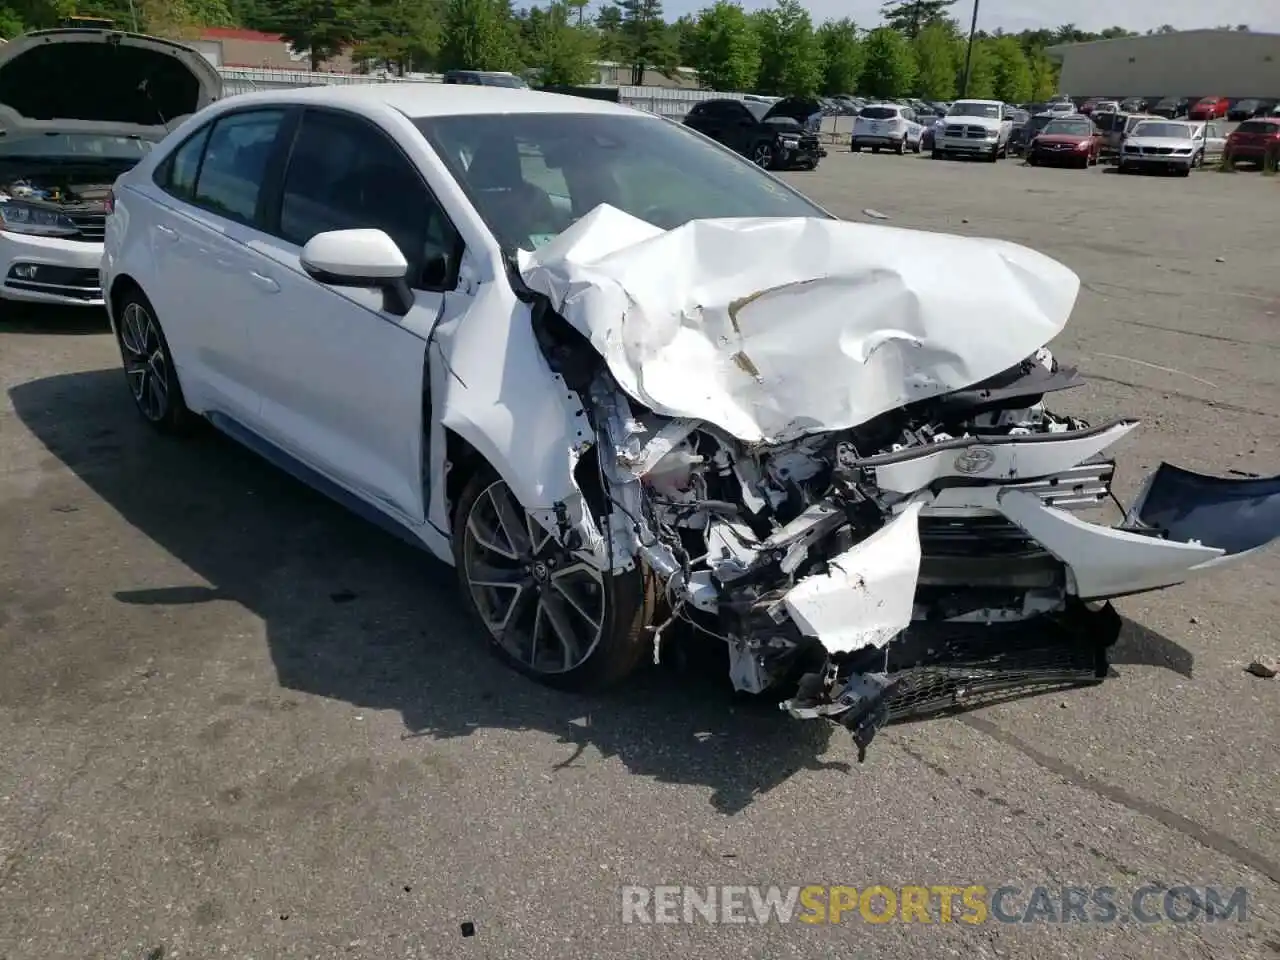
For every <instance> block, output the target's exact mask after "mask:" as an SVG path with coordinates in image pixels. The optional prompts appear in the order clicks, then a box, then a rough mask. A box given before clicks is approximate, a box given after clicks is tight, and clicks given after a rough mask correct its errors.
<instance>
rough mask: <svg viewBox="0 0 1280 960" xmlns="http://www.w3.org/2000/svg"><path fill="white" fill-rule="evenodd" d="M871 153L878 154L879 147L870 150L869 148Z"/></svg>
mask: <svg viewBox="0 0 1280 960" xmlns="http://www.w3.org/2000/svg"><path fill="white" fill-rule="evenodd" d="M871 152H872V153H879V152H880V148H879V147H872V148H871Z"/></svg>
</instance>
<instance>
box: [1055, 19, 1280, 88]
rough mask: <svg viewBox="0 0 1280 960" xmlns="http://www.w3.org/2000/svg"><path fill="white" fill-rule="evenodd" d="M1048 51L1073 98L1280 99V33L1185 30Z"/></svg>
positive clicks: (1066, 45) (1058, 47)
mask: <svg viewBox="0 0 1280 960" xmlns="http://www.w3.org/2000/svg"><path fill="white" fill-rule="evenodd" d="M1045 52H1046V53H1047V54H1048V55H1049V57H1050V58H1051V59H1054V60H1057V61H1058V62H1059V63H1061V64H1062V74H1061V78H1060V80H1059V82H1058V89H1059V90H1062V91H1063V92H1065V93H1069V94H1071V95H1072V96H1144V97H1146V96H1162V97H1207V96H1217V97H1274V98H1280V33H1248V32H1244V31H1236V30H1185V31H1182V32H1179V33H1158V34H1152V35H1150V36H1145V37H1123V38H1121V39H1118V40H1097V41H1094V42H1092V43H1069V44H1063V45H1061V46H1056V47H1050V48H1048V50H1046V51H1045Z"/></svg>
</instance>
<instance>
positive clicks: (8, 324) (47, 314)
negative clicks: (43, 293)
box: [0, 300, 111, 336]
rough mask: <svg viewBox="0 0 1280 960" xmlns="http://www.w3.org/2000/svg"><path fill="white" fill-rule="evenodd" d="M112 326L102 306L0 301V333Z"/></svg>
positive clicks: (78, 331) (76, 331)
mask: <svg viewBox="0 0 1280 960" xmlns="http://www.w3.org/2000/svg"><path fill="white" fill-rule="evenodd" d="M110 328H111V325H110V323H109V322H108V321H107V313H106V311H105V310H103V309H101V308H99V307H61V306H49V305H47V304H41V303H22V302H20V301H17V300H9V301H5V302H4V303H0V334H37V335H40V336H47V335H49V334H77V335H79V334H86V333H105V332H106V331H107V330H109V329H110Z"/></svg>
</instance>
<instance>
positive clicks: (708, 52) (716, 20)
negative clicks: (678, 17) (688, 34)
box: [686, 0, 760, 91]
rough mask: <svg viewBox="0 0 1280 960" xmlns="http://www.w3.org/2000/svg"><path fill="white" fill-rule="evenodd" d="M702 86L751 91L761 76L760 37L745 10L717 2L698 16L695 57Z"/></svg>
mask: <svg viewBox="0 0 1280 960" xmlns="http://www.w3.org/2000/svg"><path fill="white" fill-rule="evenodd" d="M686 65H687V66H691V67H693V68H694V69H695V70H697V71H698V83H700V84H701V85H702V86H703V87H706V88H707V89H708V90H726V91H727V90H751V89H752V88H754V87H755V85H756V77H757V76H758V75H759V73H760V38H759V37H757V36H756V31H755V28H754V27H753V26H752V23H751V20H750V19H748V17H747V15H746V14H745V13H744V12H743V10H742V8H741V7H740V6H738V5H737V4H736V3H732V2H730V0H717V2H716V4H715V5H714V6H711V7H707V8H706V9H705V10H703V11H702V12H701V13H699V14H698V20H697V28H696V30H695V32H694V39H693V58H692V59H691V60H689V61H687V64H686Z"/></svg>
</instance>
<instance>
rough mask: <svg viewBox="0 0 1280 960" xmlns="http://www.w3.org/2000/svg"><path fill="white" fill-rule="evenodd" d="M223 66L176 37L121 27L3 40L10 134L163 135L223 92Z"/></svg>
mask: <svg viewBox="0 0 1280 960" xmlns="http://www.w3.org/2000/svg"><path fill="white" fill-rule="evenodd" d="M221 89H222V80H221V78H220V77H219V76H218V71H217V70H216V69H215V68H214V66H213V64H211V63H210V62H209V61H208V60H206V59H205V58H204V57H203V56H202V55H201V54H199V53H198V52H196V51H195V50H192V49H191V48H190V47H185V46H183V45H182V44H180V43H174V42H172V41H170V40H161V39H160V38H158V37H144V36H140V35H138V34H133V33H120V32H118V31H115V30H90V29H71V30H39V31H36V32H34V33H28V34H24V35H23V36H20V37H18V38H16V39H14V40H12V41H10V42H9V43H6V44H0V128H2V129H3V130H4V131H5V133H7V134H13V133H106V134H112V135H115V136H140V137H148V138H152V139H155V138H159V137H163V136H164V135H165V134H166V133H167V132H168V131H169V130H171V129H173V127H175V126H176V125H177V124H178V123H180V122H181V121H182V120H183V119H185V118H186V117H188V116H190V115H191V114H193V113H195V112H196V111H197V110H199V109H200V108H201V107H204V106H205V105H207V104H208V103H210V102H212V101H213V100H215V99H217V97H218V95H219V94H220V92H221Z"/></svg>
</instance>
